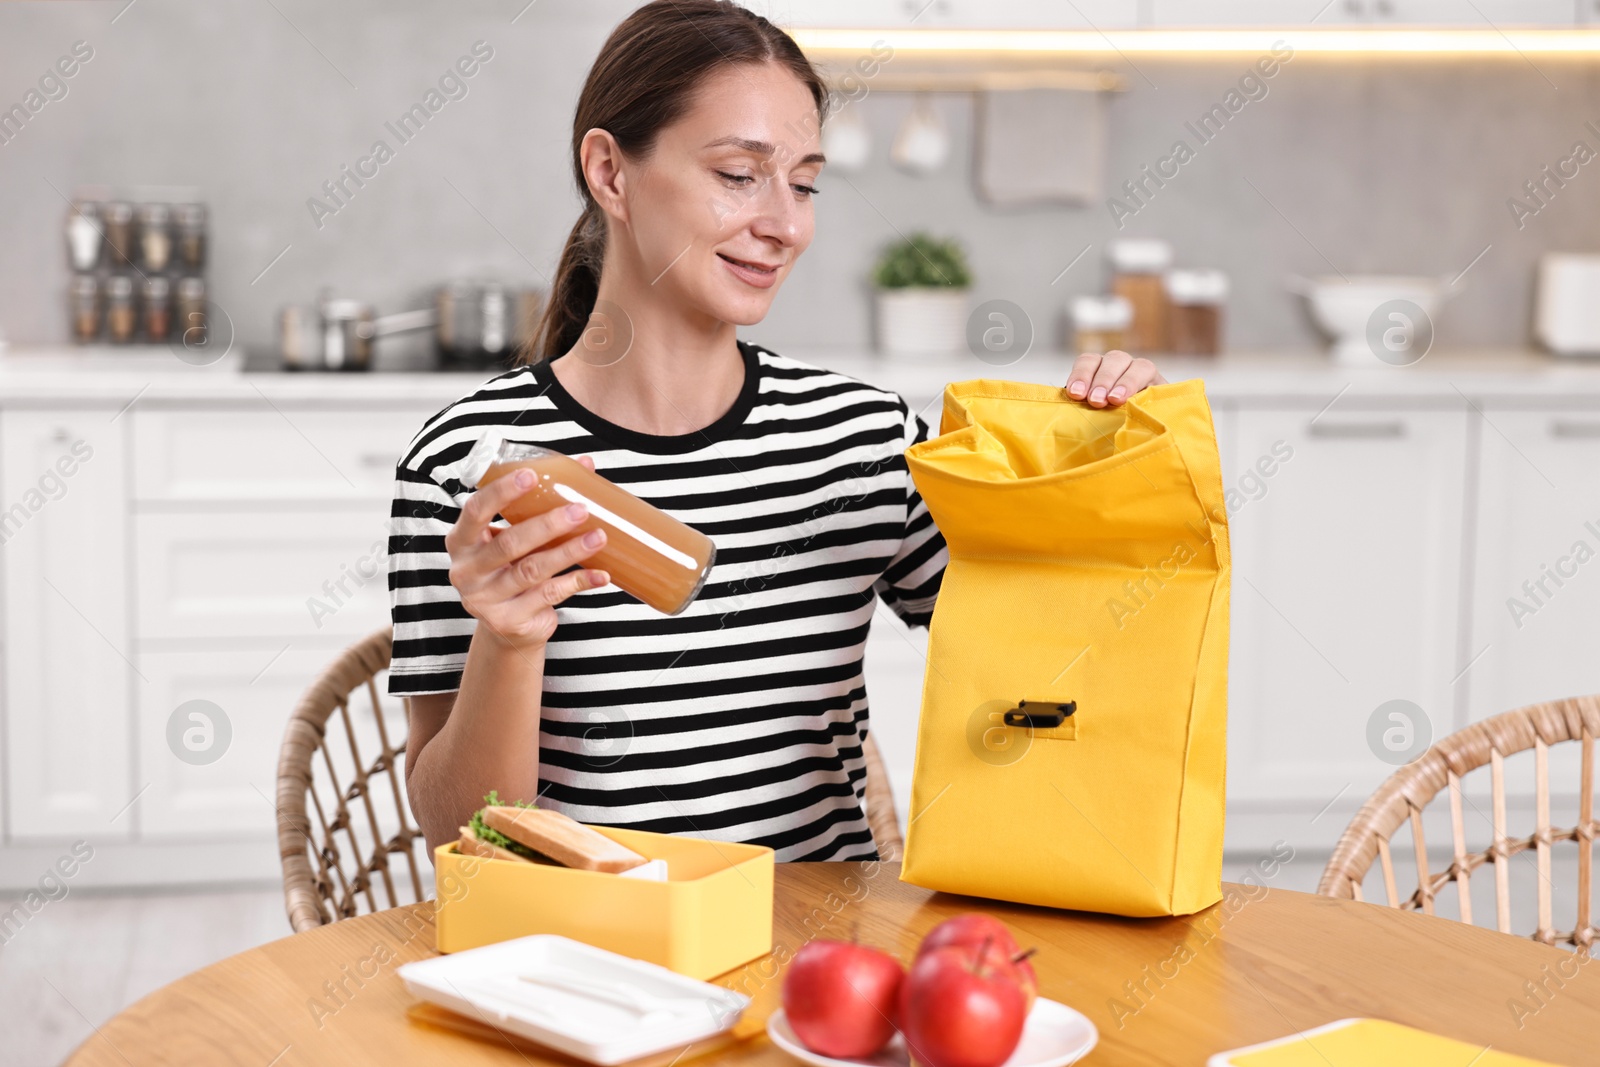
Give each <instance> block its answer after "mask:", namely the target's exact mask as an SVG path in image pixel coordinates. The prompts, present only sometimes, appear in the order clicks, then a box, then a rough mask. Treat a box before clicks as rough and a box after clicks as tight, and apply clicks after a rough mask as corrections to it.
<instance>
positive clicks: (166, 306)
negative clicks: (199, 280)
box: [143, 274, 172, 344]
mask: <svg viewBox="0 0 1600 1067" xmlns="http://www.w3.org/2000/svg"><path fill="white" fill-rule="evenodd" d="M143 296H144V339H145V340H146V341H148V342H150V343H152V344H157V343H160V342H162V341H165V340H167V338H168V337H169V336H170V335H171V333H172V283H171V282H170V281H168V280H167V279H166V277H165V276H163V275H160V274H152V275H150V276H149V277H148V278H146V279H145V280H144V292H143Z"/></svg>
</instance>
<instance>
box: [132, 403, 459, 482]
mask: <svg viewBox="0 0 1600 1067" xmlns="http://www.w3.org/2000/svg"><path fill="white" fill-rule="evenodd" d="M252 407H253V408H254V410H250V409H246V410H233V409H231V408H224V407H216V408H212V409H209V410H208V409H199V410H196V409H193V408H184V409H177V410H170V409H168V410H162V409H157V410H153V411H152V410H136V411H134V412H133V413H132V416H131V417H132V422H133V427H134V429H133V434H134V448H135V450H136V451H137V453H138V455H139V463H138V466H137V467H136V469H135V472H134V479H135V493H136V495H137V498H138V500H139V502H140V504H141V505H147V506H149V507H161V506H167V505H205V504H224V505H226V504H240V505H245V504H251V503H261V502H282V501H286V500H293V501H300V502H316V503H318V504H352V505H354V506H364V505H366V504H369V503H370V502H371V501H372V500H375V499H383V500H386V499H388V497H389V494H390V493H391V492H392V491H393V489H394V467H395V463H396V462H397V461H398V460H399V458H400V450H401V449H402V448H403V447H405V444H406V442H407V441H409V440H410V439H411V435H412V434H414V433H416V431H417V428H418V427H420V426H421V425H422V421H423V419H424V418H425V417H426V416H427V414H429V413H427V412H423V413H418V412H416V411H414V410H402V411H360V410H356V411H351V410H348V409H345V410H340V409H332V410H328V409H319V408H305V407H299V406H297V407H293V408H290V409H288V410H285V409H283V408H282V407H281V406H280V407H277V408H273V407H267V406H265V405H261V404H256V405H253V406H252Z"/></svg>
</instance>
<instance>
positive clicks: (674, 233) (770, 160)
mask: <svg viewBox="0 0 1600 1067" xmlns="http://www.w3.org/2000/svg"><path fill="white" fill-rule="evenodd" d="M821 156H822V148H821V134H820V131H819V130H818V128H817V107H816V103H815V101H814V100H813V99H812V96H811V93H810V91H809V90H808V89H806V87H805V86H804V85H803V84H802V83H801V82H800V81H799V79H797V78H795V76H794V75H792V74H790V73H788V72H787V71H786V70H784V69H783V68H782V67H781V66H779V65H778V64H776V63H764V64H759V65H753V64H741V65H738V66H734V67H729V68H724V69H723V70H721V71H719V72H717V73H716V74H713V75H710V76H708V78H707V79H706V81H705V82H704V83H703V84H702V86H701V88H700V91H699V92H698V93H697V94H696V98H695V103H694V104H692V105H691V107H690V109H689V110H688V112H687V113H686V114H685V115H684V116H683V117H682V118H681V119H679V120H678V121H677V122H675V123H673V124H672V125H671V126H669V127H667V128H665V129H663V130H662V131H661V133H660V135H659V136H658V138H657V141H656V148H655V152H654V153H653V154H652V155H651V156H650V158H649V159H648V160H646V161H644V163H643V164H642V165H641V166H634V165H631V164H629V165H625V167H624V169H625V172H626V173H627V174H629V175H631V176H632V177H633V178H634V180H633V182H632V183H631V185H630V184H627V183H626V181H625V182H624V190H625V196H626V199H627V203H628V213H629V225H628V227H627V231H628V232H629V233H631V236H632V238H633V241H634V242H635V247H634V248H632V249H630V250H628V252H630V253H631V254H632V255H634V256H637V258H638V267H639V269H640V271H641V272H642V273H643V275H644V277H645V278H646V279H647V280H649V282H650V284H651V285H652V287H654V288H655V289H657V290H658V291H662V290H663V288H664V292H665V295H667V296H669V297H670V298H672V299H675V300H681V301H683V302H684V303H686V304H687V305H688V306H690V307H694V308H697V309H698V310H700V311H702V312H704V313H705V314H706V315H708V316H710V317H712V318H715V319H718V320H721V321H724V322H733V323H737V324H740V325H750V324H752V323H757V322H760V321H761V320H762V319H763V318H765V317H766V314H767V310H768V309H769V308H770V307H771V305H772V301H773V298H774V297H776V296H777V294H778V288H779V287H780V286H781V285H782V284H783V280H784V278H786V277H787V276H788V274H789V271H790V270H792V269H793V268H794V264H795V261H796V260H797V259H799V258H800V253H802V252H804V251H805V250H806V248H807V246H809V245H810V244H811V237H812V233H813V231H814V224H815V221H814V219H813V214H812V213H813V206H812V202H811V191H810V190H811V189H813V188H815V187H816V183H817V176H818V175H819V174H820V173H821V172H822V159H821ZM616 230H617V228H616V227H613V232H614V233H615V232H616ZM735 261H740V262H741V263H742V264H747V266H741V265H739V263H736V262H735ZM763 268H765V269H763Z"/></svg>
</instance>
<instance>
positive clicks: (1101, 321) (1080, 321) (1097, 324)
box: [1072, 295, 1133, 330]
mask: <svg viewBox="0 0 1600 1067" xmlns="http://www.w3.org/2000/svg"><path fill="white" fill-rule="evenodd" d="M1072 322H1073V324H1074V325H1075V326H1077V328H1078V329H1080V330H1125V329H1127V328H1128V327H1129V326H1131V325H1132V324H1133V304H1132V303H1130V302H1129V300H1128V298H1127V297H1125V296H1115V295H1112V296H1080V297H1077V298H1075V299H1074V300H1073V301H1072Z"/></svg>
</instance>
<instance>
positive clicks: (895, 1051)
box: [767, 997, 1100, 1067]
mask: <svg viewBox="0 0 1600 1067" xmlns="http://www.w3.org/2000/svg"><path fill="white" fill-rule="evenodd" d="M767 1036H768V1037H770V1038H772V1043H773V1044H774V1045H777V1046H778V1047H779V1048H781V1049H783V1051H785V1052H787V1053H788V1054H789V1055H791V1056H793V1057H794V1058H795V1059H797V1060H800V1061H802V1062H804V1063H808V1064H811V1067H913V1065H912V1062H911V1056H910V1055H909V1054H908V1053H907V1052H906V1041H905V1038H904V1037H902V1036H901V1035H900V1034H898V1033H897V1034H895V1035H894V1036H893V1037H892V1038H890V1039H889V1043H888V1044H887V1045H885V1046H884V1047H883V1048H882V1049H881V1050H879V1052H878V1054H877V1055H875V1056H871V1057H868V1058H866V1059H860V1060H847V1059H835V1058H834V1057H832V1056H824V1055H822V1054H821V1053H820V1052H812V1051H811V1050H810V1049H808V1048H806V1047H805V1046H804V1045H802V1044H801V1043H800V1039H799V1038H798V1037H796V1036H795V1033H794V1029H793V1028H792V1027H791V1026H790V1025H789V1019H788V1017H787V1016H785V1015H784V1013H783V1009H782V1008H779V1009H778V1010H777V1011H775V1012H773V1013H772V1014H771V1015H769V1016H767ZM1099 1040H1100V1031H1098V1030H1096V1029H1095V1026H1094V1023H1092V1022H1090V1021H1089V1017H1088V1016H1087V1015H1084V1014H1083V1013H1082V1012H1080V1011H1075V1010H1073V1009H1072V1008H1069V1007H1067V1006H1066V1005H1065V1004H1062V1003H1060V1002H1059V1001H1054V1000H1048V999H1046V998H1044V997H1036V998H1035V999H1034V1002H1033V1008H1032V1010H1030V1011H1029V1012H1028V1019H1027V1021H1026V1022H1025V1023H1024V1024H1023V1028H1022V1039H1021V1040H1020V1041H1018V1042H1017V1048H1016V1051H1014V1052H1012V1053H1011V1058H1010V1059H1008V1060H1006V1062H1005V1063H1004V1064H1002V1065H1001V1067H1071V1065H1072V1064H1075V1063H1077V1062H1078V1061H1079V1060H1080V1059H1082V1058H1083V1057H1084V1056H1086V1055H1088V1053H1089V1050H1090V1049H1092V1048H1094V1046H1095V1044H1096V1043H1097V1042H1098V1041H1099Z"/></svg>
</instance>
